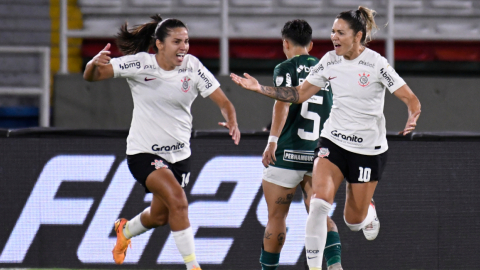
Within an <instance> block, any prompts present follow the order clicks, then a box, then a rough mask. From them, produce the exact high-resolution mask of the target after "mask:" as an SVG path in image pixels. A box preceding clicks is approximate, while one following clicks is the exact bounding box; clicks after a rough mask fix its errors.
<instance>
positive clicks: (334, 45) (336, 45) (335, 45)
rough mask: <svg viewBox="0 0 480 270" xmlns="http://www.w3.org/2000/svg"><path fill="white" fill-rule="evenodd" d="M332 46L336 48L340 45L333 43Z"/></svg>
mask: <svg viewBox="0 0 480 270" xmlns="http://www.w3.org/2000/svg"><path fill="white" fill-rule="evenodd" d="M333 47H335V49H338V48H340V47H341V45H340V44H333Z"/></svg>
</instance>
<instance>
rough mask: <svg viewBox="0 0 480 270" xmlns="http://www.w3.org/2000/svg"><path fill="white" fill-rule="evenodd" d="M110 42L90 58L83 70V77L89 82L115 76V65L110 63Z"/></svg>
mask: <svg viewBox="0 0 480 270" xmlns="http://www.w3.org/2000/svg"><path fill="white" fill-rule="evenodd" d="M109 49H110V43H108V44H107V46H105V48H103V50H101V51H100V52H99V53H98V54H97V55H95V57H93V58H92V60H90V61H89V62H88V63H87V65H86V67H85V72H83V78H84V79H85V80H87V81H89V82H94V81H101V80H105V79H110V78H113V67H112V64H110V60H111V57H110V56H109V55H110V51H109Z"/></svg>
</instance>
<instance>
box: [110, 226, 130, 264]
mask: <svg viewBox="0 0 480 270" xmlns="http://www.w3.org/2000/svg"><path fill="white" fill-rule="evenodd" d="M127 221H128V220H126V219H124V218H120V219H117V221H115V232H116V233H117V243H116V244H115V247H113V250H112V253H113V260H114V261H115V263H116V264H122V263H123V261H124V260H125V256H126V255H127V248H128V246H130V248H132V244H131V242H132V241H131V240H130V239H127V238H126V237H125V235H123V227H124V226H125V223H127Z"/></svg>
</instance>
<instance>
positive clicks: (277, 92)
mask: <svg viewBox="0 0 480 270" xmlns="http://www.w3.org/2000/svg"><path fill="white" fill-rule="evenodd" d="M244 75H245V78H242V77H240V76H238V75H236V74H234V73H231V74H230V78H232V81H233V82H235V83H236V84H238V85H240V86H241V87H243V88H245V89H247V90H251V91H254V92H257V93H260V94H262V95H265V96H267V97H271V98H274V99H276V100H280V101H285V102H291V103H302V102H304V101H305V100H307V99H309V98H310V97H311V96H313V95H314V94H315V93H317V92H318V91H319V90H320V87H318V86H316V85H313V84H311V83H309V82H308V81H307V80H306V81H304V82H303V83H302V84H301V85H299V86H297V87H287V86H281V87H273V86H264V85H260V84H259V83H258V81H257V80H256V79H255V78H254V77H252V76H250V75H248V74H247V73H244Z"/></svg>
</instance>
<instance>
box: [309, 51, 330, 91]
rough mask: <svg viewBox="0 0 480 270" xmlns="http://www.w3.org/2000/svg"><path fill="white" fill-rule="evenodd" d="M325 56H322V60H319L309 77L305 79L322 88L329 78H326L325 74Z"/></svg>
mask: <svg viewBox="0 0 480 270" xmlns="http://www.w3.org/2000/svg"><path fill="white" fill-rule="evenodd" d="M325 59H326V58H325V56H323V57H322V59H321V60H320V62H318V63H317V64H316V65H315V66H314V67H313V68H312V70H311V71H310V73H309V74H308V76H307V78H306V79H305V80H306V81H308V82H309V83H311V84H313V85H315V86H318V87H320V88H323V87H325V83H326V82H327V78H325V74H324V70H325V68H324V66H325V62H326V60H325Z"/></svg>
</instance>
